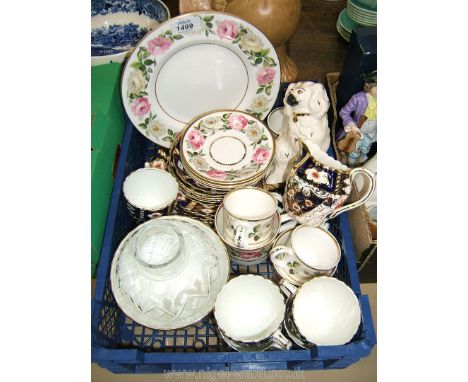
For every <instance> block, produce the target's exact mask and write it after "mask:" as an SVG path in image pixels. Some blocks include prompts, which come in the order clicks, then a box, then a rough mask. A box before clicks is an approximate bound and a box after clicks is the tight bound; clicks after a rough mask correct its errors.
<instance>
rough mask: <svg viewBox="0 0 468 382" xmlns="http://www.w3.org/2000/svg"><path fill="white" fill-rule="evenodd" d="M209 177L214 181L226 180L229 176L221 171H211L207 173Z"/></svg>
mask: <svg viewBox="0 0 468 382" xmlns="http://www.w3.org/2000/svg"><path fill="white" fill-rule="evenodd" d="M207 174H208V176H209V177H210V178H213V179H218V180H224V179H226V177H227V174H226V173H225V172H224V171H221V170H210V171H208V172H207Z"/></svg>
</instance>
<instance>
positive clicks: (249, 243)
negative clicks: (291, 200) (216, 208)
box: [223, 187, 276, 249]
mask: <svg viewBox="0 0 468 382" xmlns="http://www.w3.org/2000/svg"><path fill="white" fill-rule="evenodd" d="M223 205H224V235H225V237H226V238H227V239H228V240H229V241H231V242H232V243H233V244H234V245H235V246H236V247H237V248H248V249H255V248H260V247H261V246H262V245H264V244H265V243H267V242H268V241H269V240H270V239H271V237H272V235H273V234H274V232H273V225H274V224H273V223H274V219H275V215H276V199H275V198H274V197H273V196H272V195H271V194H270V193H269V192H268V191H266V190H264V189H261V188H257V187H244V188H237V189H235V190H232V191H231V192H229V193H227V194H226V196H225V197H224V200H223Z"/></svg>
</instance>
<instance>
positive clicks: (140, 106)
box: [130, 97, 151, 117]
mask: <svg viewBox="0 0 468 382" xmlns="http://www.w3.org/2000/svg"><path fill="white" fill-rule="evenodd" d="M150 107H151V104H150V103H149V102H148V98H146V97H141V98H137V99H136V100H134V101H133V102H132V103H131V105H130V108H131V109H132V112H133V114H135V115H136V116H137V117H143V116H144V115H145V114H148V112H149V111H150Z"/></svg>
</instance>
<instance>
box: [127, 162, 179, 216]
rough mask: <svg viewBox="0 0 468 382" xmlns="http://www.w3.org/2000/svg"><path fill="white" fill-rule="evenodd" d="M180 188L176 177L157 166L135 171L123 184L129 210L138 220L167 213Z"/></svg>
mask: <svg viewBox="0 0 468 382" xmlns="http://www.w3.org/2000/svg"><path fill="white" fill-rule="evenodd" d="M178 190H179V186H178V184H177V181H176V179H175V178H174V177H173V176H172V175H171V174H170V173H168V172H167V171H163V170H159V169H156V168H140V169H138V170H136V171H133V172H132V173H131V174H130V175H128V176H127V178H125V181H124V184H123V194H124V197H125V199H126V201H127V208H128V211H129V213H130V215H131V216H132V217H133V218H134V219H135V220H137V221H138V222H141V221H145V220H148V219H152V218H155V217H159V216H161V215H166V214H167V213H168V209H169V207H170V206H171V204H172V203H173V202H174V201H175V200H176V198H177V192H178Z"/></svg>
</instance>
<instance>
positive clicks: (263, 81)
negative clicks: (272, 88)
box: [257, 67, 276, 86]
mask: <svg viewBox="0 0 468 382" xmlns="http://www.w3.org/2000/svg"><path fill="white" fill-rule="evenodd" d="M275 74H276V70H275V69H273V68H268V67H266V68H261V69H260V70H259V71H258V72H257V82H258V84H259V85H262V86H265V85H268V84H269V83H270V82H272V81H273V80H274V79H275Z"/></svg>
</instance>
